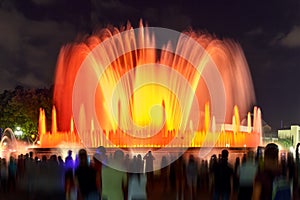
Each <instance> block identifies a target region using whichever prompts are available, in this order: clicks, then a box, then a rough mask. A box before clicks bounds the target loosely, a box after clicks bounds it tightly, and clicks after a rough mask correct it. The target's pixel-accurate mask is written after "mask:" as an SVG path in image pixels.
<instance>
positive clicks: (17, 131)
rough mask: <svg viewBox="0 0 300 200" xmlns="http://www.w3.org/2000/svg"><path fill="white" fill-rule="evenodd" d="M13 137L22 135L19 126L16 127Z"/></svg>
mask: <svg viewBox="0 0 300 200" xmlns="http://www.w3.org/2000/svg"><path fill="white" fill-rule="evenodd" d="M15 135H16V136H21V135H23V131H22V130H21V128H20V127H19V126H17V127H16V130H15Z"/></svg>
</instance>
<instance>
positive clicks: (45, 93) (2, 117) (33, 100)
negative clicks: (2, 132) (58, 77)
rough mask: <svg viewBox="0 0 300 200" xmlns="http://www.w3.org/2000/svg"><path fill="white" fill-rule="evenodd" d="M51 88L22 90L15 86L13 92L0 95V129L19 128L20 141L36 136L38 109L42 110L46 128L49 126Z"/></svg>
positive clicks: (6, 91) (7, 91)
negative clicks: (44, 115)
mask: <svg viewBox="0 0 300 200" xmlns="http://www.w3.org/2000/svg"><path fill="white" fill-rule="evenodd" d="M52 97H53V88H52V87H50V88H43V89H24V88H23V87H22V86H17V87H16V88H15V89H14V90H5V91H4V92H2V93H1V94H0V128H2V129H5V128H8V127H9V128H11V129H12V130H13V131H14V130H16V127H20V128H21V130H22V131H23V133H24V134H23V135H22V136H21V139H28V138H32V135H35V136H36V135H37V132H38V119H39V108H41V107H42V108H44V109H45V112H46V118H47V127H50V124H51V109H52Z"/></svg>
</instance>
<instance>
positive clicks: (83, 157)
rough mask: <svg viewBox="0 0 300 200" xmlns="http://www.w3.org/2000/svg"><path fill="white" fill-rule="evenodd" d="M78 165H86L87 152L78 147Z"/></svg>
mask: <svg viewBox="0 0 300 200" xmlns="http://www.w3.org/2000/svg"><path fill="white" fill-rule="evenodd" d="M78 159H79V165H87V152H86V150H85V149H80V150H79V152H78Z"/></svg>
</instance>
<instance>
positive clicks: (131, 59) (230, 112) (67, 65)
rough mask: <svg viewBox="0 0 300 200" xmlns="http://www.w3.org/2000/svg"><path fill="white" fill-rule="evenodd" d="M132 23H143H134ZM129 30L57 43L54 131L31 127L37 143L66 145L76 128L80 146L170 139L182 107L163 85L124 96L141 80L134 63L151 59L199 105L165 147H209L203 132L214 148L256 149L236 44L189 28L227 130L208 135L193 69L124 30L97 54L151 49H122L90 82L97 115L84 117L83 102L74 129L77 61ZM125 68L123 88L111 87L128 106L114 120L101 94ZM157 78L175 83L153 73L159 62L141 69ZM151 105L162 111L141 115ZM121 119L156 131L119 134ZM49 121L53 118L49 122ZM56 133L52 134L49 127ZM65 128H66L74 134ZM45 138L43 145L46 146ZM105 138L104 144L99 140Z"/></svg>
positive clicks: (205, 104) (203, 91) (202, 88)
mask: <svg viewBox="0 0 300 200" xmlns="http://www.w3.org/2000/svg"><path fill="white" fill-rule="evenodd" d="M140 26H141V27H142V26H143V25H142V23H141V24H140ZM130 29H132V27H131V25H130V24H127V26H126V27H121V28H120V29H117V28H106V29H102V30H101V31H99V32H98V33H95V34H93V35H91V36H89V37H86V38H84V39H82V40H81V41H78V42H76V43H72V44H68V45H65V46H64V47H62V49H61V51H60V54H59V57H58V61H57V70H56V77H55V88H54V104H55V106H56V108H57V111H58V112H57V116H56V111H54V112H55V117H54V120H55V124H53V130H55V131H54V132H52V133H49V132H48V133H47V132H46V128H45V127H44V126H43V125H39V128H40V133H41V145H42V146H51V145H55V144H58V143H59V142H61V141H65V142H69V141H71V140H69V139H70V138H73V137H75V136H74V135H76V132H78V131H79V130H80V131H82V132H83V133H82V132H81V133H80V135H81V137H83V138H81V139H82V140H84V141H87V140H89V141H90V142H89V143H87V145H88V146H93V147H95V146H99V145H103V146H120V147H162V146H166V145H167V144H169V142H170V141H171V140H172V139H174V138H176V137H177V136H178V126H179V124H180V123H182V121H181V120H182V119H181V118H182V117H183V113H182V112H181V109H182V105H180V103H179V101H178V100H177V98H176V95H175V94H174V93H173V92H172V91H170V90H168V88H165V87H163V86H161V85H157V84H151V85H145V86H144V87H141V88H139V89H138V90H136V91H135V93H134V94H128V92H129V91H131V88H132V87H133V86H132V85H134V84H135V82H138V81H139V80H143V79H144V78H145V77H144V75H142V73H141V72H140V69H141V68H140V66H142V65H146V64H149V63H157V64H159V65H164V66H168V67H170V68H172V69H174V70H176V71H177V72H178V73H180V74H181V75H182V76H183V77H184V78H185V79H186V80H187V81H188V82H189V83H190V85H191V87H192V89H193V90H194V91H195V94H196V96H197V97H198V100H199V101H198V102H199V108H200V109H201V112H200V116H199V118H200V122H199V124H193V123H191V122H185V123H186V124H187V127H190V129H186V130H185V132H186V136H185V137H184V138H182V140H178V141H177V143H175V144H173V146H180V147H182V146H203V145H204V142H205V143H206V144H205V145H209V144H210V139H208V140H205V139H204V138H205V137H207V134H209V137H212V139H211V140H212V141H213V140H216V138H213V137H218V138H217V141H216V146H228V145H229V146H245V145H246V146H256V145H258V144H259V141H260V139H259V138H260V133H261V119H260V118H261V116H260V115H261V113H260V110H259V109H258V108H255V109H254V120H253V128H252V125H251V118H250V120H249V117H248V118H247V113H248V111H249V109H250V108H251V106H253V104H254V101H255V95H254V90H253V85H252V80H251V76H250V72H249V69H248V65H247V62H246V59H245V56H244V54H243V51H242V49H241V47H240V46H239V44H237V43H235V42H233V41H231V40H219V39H217V38H216V37H214V36H212V35H209V34H203V33H199V32H193V31H190V32H186V34H187V35H188V36H190V37H192V38H193V39H194V40H195V41H197V42H198V43H199V44H200V45H201V46H202V47H203V48H204V49H205V51H206V52H207V53H208V55H209V57H210V59H212V60H213V62H214V63H215V64H216V66H217V67H218V70H219V72H220V74H221V77H222V80H223V84H224V89H225V94H226V115H225V123H226V124H232V125H230V127H229V128H228V127H227V126H226V124H223V125H222V126H223V128H222V129H221V131H219V132H218V136H215V134H211V133H212V132H214V131H215V130H216V126H217V125H216V124H213V123H216V122H215V119H214V118H213V119H212V120H211V118H212V116H211V113H210V106H209V105H210V103H211V99H210V95H209V91H208V87H207V85H206V82H205V81H204V80H203V78H202V77H201V74H199V72H198V71H197V70H195V68H193V66H192V65H191V63H189V62H188V59H184V58H182V57H180V56H178V55H175V54H173V53H170V52H169V51H167V49H168V48H170V46H168V44H166V47H165V49H166V50H164V49H162V50H161V51H160V52H159V53H158V52H157V50H156V49H155V47H154V46H155V45H154V44H153V45H152V43H154V42H155V40H154V38H152V36H151V35H150V34H149V33H148V32H142V33H141V34H140V35H139V37H138V39H137V40H135V38H134V37H131V36H130V35H128V36H126V37H123V38H120V39H119V40H118V42H119V43H118V44H112V45H111V47H110V48H107V49H106V52H103V53H105V54H107V55H111V54H113V52H114V50H115V49H117V48H121V47H124V46H126V45H128V44H129V45H131V44H132V43H133V44H135V43H137V42H139V43H150V46H151V45H152V46H153V48H147V49H146V48H144V49H138V50H134V51H131V52H128V53H126V54H124V55H122V56H120V57H118V58H117V59H116V60H114V61H113V62H112V63H111V64H110V66H109V67H108V68H107V69H106V70H105V71H104V73H103V75H102V76H101V77H99V82H98V86H97V88H96V93H95V94H96V95H95V102H96V103H95V105H94V106H95V112H96V113H97V119H89V118H88V116H89V113H88V112H89V111H87V110H86V108H85V107H80V109H79V110H80V113H81V114H80V115H81V116H80V117H79V118H80V123H79V124H77V127H74V125H73V118H72V117H73V113H72V97H73V88H74V82H75V79H76V75H77V72H78V71H79V69H80V67H81V64H82V63H83V61H84V60H85V59H86V57H87V56H88V55H89V53H90V52H91V51H92V50H93V49H94V48H95V47H96V46H97V45H98V44H100V43H101V42H103V41H105V40H106V39H108V38H110V37H112V36H116V35H117V34H118V33H120V32H122V31H124V30H130ZM178 45H180V47H181V48H182V49H184V53H185V55H187V57H188V58H193V57H195V56H199V55H198V53H199V52H196V51H194V48H193V46H192V45H191V44H190V43H185V42H183V41H179V42H178ZM206 59H208V58H207V57H206V56H203V58H202V60H200V62H199V65H203V68H205V65H206V62H205V60H206ZM101 62H102V60H101V59H98V60H97V65H101ZM130 70H134V76H132V77H130V78H129V79H128V81H127V83H126V85H124V88H128V89H126V90H117V92H118V93H120V94H122V93H124V96H127V95H130V100H129V105H127V106H126V107H125V108H124V105H122V104H121V103H118V117H117V118H118V119H117V120H114V118H113V116H112V113H111V112H110V110H109V102H107V101H108V100H107V99H106V97H107V96H111V95H112V92H116V91H115V87H116V84H117V83H118V81H119V80H120V78H121V77H122V76H124V75H125V74H126V73H127V72H128V71H130ZM158 75H159V76H163V77H165V78H166V79H168V80H169V81H170V82H171V83H172V84H177V82H178V80H177V79H176V77H173V76H172V75H171V74H168V73H166V72H165V71H163V70H161V69H160V68H159V66H158V67H157V68H156V69H155V70H153V73H150V74H148V76H153V79H154V80H155V77H156V76H158ZM212 81H213V80H212ZM86 84H87V85H88V84H89V77H88V76H87V77H86ZM81 87H82V90H84V88H85V87H86V85H82V86H81ZM178 89H179V90H184V88H182V86H180V85H178ZM187 102H188V101H187ZM153 105H160V106H162V107H163V108H164V111H163V112H162V110H161V109H153V110H151V112H152V113H151V114H150V115H151V116H149V110H150V109H151V108H152V107H153ZM233 108H234V109H233ZM125 111H126V112H128V111H129V115H127V113H126V112H125ZM41 113H42V114H41V115H43V116H42V117H41V116H40V118H42V119H41V121H42V123H43V122H44V121H43V120H44V118H45V117H44V113H43V112H41ZM53 116H54V114H53ZM240 116H242V117H244V116H245V118H247V122H248V124H247V126H245V127H246V128H245V127H242V126H241V125H240ZM128 117H130V118H131V119H132V121H133V122H134V123H135V124H137V125H138V126H141V127H143V126H148V125H149V124H150V125H151V126H150V128H149V129H152V128H157V127H160V132H159V134H157V135H155V136H152V137H147V138H146V139H145V138H136V137H132V136H129V135H127V133H126V131H124V129H123V130H120V129H119V127H118V125H119V124H122V123H123V121H124V118H125V119H126V118H128ZM86 119H89V120H86ZM232 119H233V120H232ZM56 120H57V122H58V123H57V125H56ZM94 120H98V121H99V123H100V124H101V127H103V130H102V131H103V132H102V131H101V130H94V128H93V127H94ZM41 121H40V123H41ZM70 121H71V123H70ZM163 122H165V123H163ZM188 124H189V126H188ZM57 130H60V131H59V132H57ZM69 130H74V132H73V131H69ZM129 131H130V130H129ZM191 132H192V134H191ZM70 134H73V136H70ZM56 135H59V136H56ZM63 135H66V136H63ZM210 135H211V136H210ZM56 137H57V138H56ZM64 137H65V138H64ZM50 138H51V145H50V144H49V143H48V140H49V139H50ZM107 140H109V141H110V142H106V141H107ZM74 141H79V138H78V135H76V137H75V139H73V142H74ZM213 143H214V142H212V143H211V145H214V144H213Z"/></svg>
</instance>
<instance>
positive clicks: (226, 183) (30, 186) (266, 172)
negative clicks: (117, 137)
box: [0, 143, 300, 200]
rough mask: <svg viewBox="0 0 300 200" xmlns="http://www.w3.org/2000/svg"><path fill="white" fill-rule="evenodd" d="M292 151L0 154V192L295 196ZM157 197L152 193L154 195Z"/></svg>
mask: <svg viewBox="0 0 300 200" xmlns="http://www.w3.org/2000/svg"><path fill="white" fill-rule="evenodd" d="M298 149H299V145H297V149H296V158H294V156H293V155H294V154H293V153H292V152H288V153H287V152H280V151H279V149H278V146H277V145H276V144H274V143H270V144H268V145H267V146H266V147H264V148H258V149H257V151H256V152H254V151H248V152H246V153H245V154H243V156H241V157H236V158H235V162H234V163H229V162H228V158H229V156H230V155H229V151H228V150H226V149H224V150H222V151H221V152H220V154H219V155H215V154H214V155H212V156H211V157H210V160H200V159H199V158H198V157H196V156H194V155H193V154H189V153H188V151H187V152H186V153H184V154H182V155H179V156H177V157H169V156H163V157H162V158H161V166H160V167H159V170H156V169H155V168H154V167H153V162H154V160H155V157H154V156H153V155H152V152H151V151H149V152H147V153H146V154H145V155H143V156H142V155H141V154H138V155H133V156H132V157H130V156H129V155H128V154H126V155H124V152H123V151H121V150H116V151H115V152H114V153H111V154H110V155H109V156H108V155H107V152H106V149H105V148H104V147H99V148H97V150H96V153H95V154H93V155H92V156H89V155H88V153H87V151H86V150H85V149H80V150H79V152H78V153H77V154H76V155H75V156H73V152H72V151H71V150H69V151H68V156H67V157H66V158H62V157H61V156H57V155H51V156H50V157H49V158H47V156H45V155H43V156H42V157H41V158H39V157H37V156H35V157H34V153H33V152H29V153H27V154H25V155H23V154H21V155H19V156H17V158H15V157H14V156H13V155H11V156H10V157H9V159H8V160H6V158H1V160H0V180H1V194H5V193H11V192H15V191H20V190H22V191H25V192H26V194H27V195H26V196H24V199H36V193H41V192H45V193H47V192H48V193H49V192H51V193H61V194H63V195H64V199H67V200H96V199H97V200H99V199H103V200H122V199H129V200H142V199H151V197H153V196H155V195H153V194H154V193H155V192H156V189H155V188H157V185H159V188H160V191H161V192H162V194H165V195H164V196H163V197H162V196H161V199H214V200H219V199H224V200H226V199H241V200H247V199H253V200H257V199H263V200H265V199H299V191H300V190H299V188H300V187H299V186H300V184H298V180H299V178H298V177H300V173H298V172H299V170H300V161H299V154H298ZM156 199H157V198H156Z"/></svg>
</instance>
